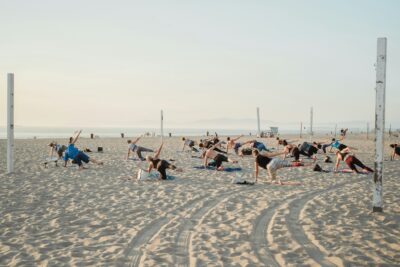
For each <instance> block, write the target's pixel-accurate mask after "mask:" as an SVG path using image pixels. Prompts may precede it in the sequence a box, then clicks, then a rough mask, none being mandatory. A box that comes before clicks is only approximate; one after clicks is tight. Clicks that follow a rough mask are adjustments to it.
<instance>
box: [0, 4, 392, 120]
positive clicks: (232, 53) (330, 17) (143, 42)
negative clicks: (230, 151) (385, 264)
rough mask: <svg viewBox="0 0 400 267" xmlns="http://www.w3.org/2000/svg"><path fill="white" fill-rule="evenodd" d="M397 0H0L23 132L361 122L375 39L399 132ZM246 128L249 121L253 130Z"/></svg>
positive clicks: (367, 109) (1, 47) (371, 93)
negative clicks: (381, 41) (382, 44)
mask: <svg viewBox="0 0 400 267" xmlns="http://www.w3.org/2000/svg"><path fill="white" fill-rule="evenodd" d="M399 10H400V1H396V0H375V1H372V0H338V1H323V0H320V1H317V0H307V1H306V0H303V1H300V0H292V1H289V0H282V1H267V0H265V1H256V0H254V1H238V0H236V1H235V0H230V1H224V0H220V1H211V0H210V1H208V0H203V1H187V0H186V1H183V0H182V1H174V0H170V1H163V0H160V1H151V0H150V1H118V0H116V1H102V0H95V1H94V0H85V1H75V0H70V1H52V0H47V1H44V0H35V1H22V0H14V1H1V2H0V25H1V27H0V55H1V57H0V76H1V77H2V78H1V79H0V81H1V82H0V110H1V114H2V116H0V125H2V126H4V125H5V124H6V80H7V77H6V76H7V73H11V72H12V73H14V74H15V109H16V110H15V124H16V125H21V126H50V127H58V126H68V127H69V126H71V127H74V126H76V127H82V126H95V127H113V126H126V127H158V125H159V116H160V110H161V109H163V110H164V118H165V124H166V127H183V128H192V127H193V128H199V127H201V128H205V127H219V128H224V127H225V128H226V127H237V128H249V127H253V125H254V123H255V117H256V107H260V115H261V119H262V122H263V125H264V124H268V123H269V124H288V125H289V124H298V123H299V122H300V121H303V122H304V123H308V121H309V117H310V116H309V110H310V107H311V106H313V108H314V122H315V124H317V125H318V124H323V123H339V124H340V123H345V122H347V123H348V122H371V123H373V119H374V109H375V90H374V87H375V81H376V74H375V68H374V64H375V62H376V42H377V38H378V37H387V38H388V49H387V51H388V56H387V84H386V123H387V124H389V123H391V124H393V125H394V126H395V127H399V128H400V118H399V116H398V114H399V113H400V90H399V89H400V74H399V73H400V30H399V29H400V16H399V15H398V11H399ZM255 127H256V126H255V125H254V128H255Z"/></svg>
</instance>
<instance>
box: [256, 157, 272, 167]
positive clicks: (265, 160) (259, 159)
mask: <svg viewBox="0 0 400 267" xmlns="http://www.w3.org/2000/svg"><path fill="white" fill-rule="evenodd" d="M271 160H272V159H271V158H269V157H266V156H263V155H260V154H258V155H257V157H256V162H257V164H258V166H260V167H261V168H264V169H266V168H267V165H268V163H269V162H270V161H271Z"/></svg>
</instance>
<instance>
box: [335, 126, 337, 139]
mask: <svg viewBox="0 0 400 267" xmlns="http://www.w3.org/2000/svg"><path fill="white" fill-rule="evenodd" d="M336 131H337V123H336V124H335V139H336Z"/></svg>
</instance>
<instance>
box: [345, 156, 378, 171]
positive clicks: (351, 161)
mask: <svg viewBox="0 0 400 267" xmlns="http://www.w3.org/2000/svg"><path fill="white" fill-rule="evenodd" d="M345 162H346V164H347V166H349V168H350V169H352V170H353V171H356V172H357V173H359V171H358V170H357V168H356V166H359V167H360V168H362V169H366V170H368V171H369V172H374V171H373V170H372V169H371V168H368V167H367V166H365V165H364V164H363V163H362V162H361V161H360V160H359V159H358V158H356V157H355V156H347V158H346V160H345Z"/></svg>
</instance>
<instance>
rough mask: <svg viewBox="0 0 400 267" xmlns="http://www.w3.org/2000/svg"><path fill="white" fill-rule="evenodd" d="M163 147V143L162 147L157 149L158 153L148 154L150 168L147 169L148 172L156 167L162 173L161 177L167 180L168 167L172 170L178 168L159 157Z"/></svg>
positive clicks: (147, 159)
mask: <svg viewBox="0 0 400 267" xmlns="http://www.w3.org/2000/svg"><path fill="white" fill-rule="evenodd" d="M162 147H163V144H161V146H160V148H159V149H158V150H157V152H156V154H155V155H154V157H151V156H146V161H147V162H149V163H150V164H149V168H148V169H147V172H149V173H150V172H151V170H152V169H153V168H154V169H156V170H157V171H158V172H159V173H160V179H162V180H166V179H167V171H166V170H167V169H170V170H178V169H177V168H176V166H175V165H172V164H171V163H169V162H168V161H166V160H163V159H159V158H158V157H159V156H160V153H161V149H162Z"/></svg>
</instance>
